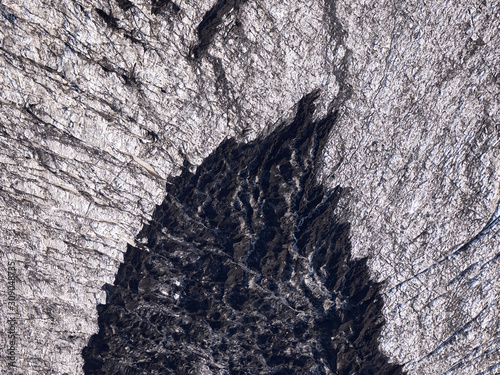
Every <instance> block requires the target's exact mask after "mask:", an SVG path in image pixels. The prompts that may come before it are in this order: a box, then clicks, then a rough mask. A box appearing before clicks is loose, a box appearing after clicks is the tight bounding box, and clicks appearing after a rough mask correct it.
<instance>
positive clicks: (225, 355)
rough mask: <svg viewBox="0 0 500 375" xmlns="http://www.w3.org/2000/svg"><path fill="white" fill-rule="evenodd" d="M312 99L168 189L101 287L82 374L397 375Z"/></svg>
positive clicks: (326, 126)
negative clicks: (320, 175)
mask: <svg viewBox="0 0 500 375" xmlns="http://www.w3.org/2000/svg"><path fill="white" fill-rule="evenodd" d="M315 98H316V94H310V95H308V96H306V97H304V98H303V99H302V100H301V102H300V103H299V106H298V110H297V114H296V117H295V119H294V120H293V122H292V123H291V124H289V125H287V126H285V125H282V126H281V127H279V128H278V129H277V130H275V131H274V132H273V133H271V134H270V135H269V136H267V137H266V138H264V139H258V140H256V141H254V142H252V143H249V144H237V143H236V142H235V141H234V140H227V141H225V142H223V143H222V144H221V145H220V146H219V147H218V149H217V150H216V151H215V152H214V153H212V154H211V155H210V156H209V157H208V158H207V159H206V160H205V161H204V162H203V164H202V165H201V166H200V167H198V169H197V171H196V174H192V173H190V172H189V169H188V166H187V165H186V166H185V169H184V172H183V173H182V174H181V175H180V176H179V177H176V178H172V179H171V180H170V182H169V183H168V185H167V194H166V197H165V200H164V202H163V203H162V204H161V205H160V206H158V207H157V208H156V210H155V213H154V216H153V220H152V221H151V222H150V224H149V225H146V226H145V227H144V228H143V230H142V231H141V233H140V234H139V235H138V239H137V240H138V241H137V243H138V246H137V247H132V246H129V248H128V251H127V253H126V256H125V260H124V263H123V264H122V265H121V266H120V269H119V272H118V274H117V277H116V280H115V283H114V285H113V286H112V285H106V286H105V289H106V290H107V291H108V292H109V293H108V297H107V303H106V304H105V305H99V307H98V311H99V333H98V334H96V335H94V336H93V337H92V338H91V340H90V342H89V345H88V346H87V347H86V348H85V349H84V351H83V356H84V359H85V366H84V370H85V372H86V373H87V374H210V373H213V374H275V375H277V374H328V373H332V372H333V373H336V374H400V373H402V371H401V368H400V367H399V366H395V365H391V364H389V363H388V362H387V359H386V358H385V357H384V356H383V355H382V354H381V353H380V352H379V350H378V342H377V338H378V336H379V332H380V330H381V327H382V323H383V319H382V315H381V308H382V300H381V298H380V295H379V291H378V289H379V285H378V284H376V283H373V282H371V281H370V280H369V275H368V269H367V266H366V261H365V260H351V257H350V243H349V224H348V223H345V222H342V221H341V220H340V219H339V217H338V216H337V215H336V213H335V212H336V207H337V204H338V201H339V198H340V196H341V194H342V192H341V188H340V187H337V188H335V189H333V191H327V190H326V189H325V188H324V187H322V186H321V185H318V184H317V182H316V171H317V168H318V167H319V166H320V160H321V155H322V151H323V148H324V145H325V143H326V141H327V138H328V134H329V132H330V130H331V128H332V126H333V125H334V124H335V122H336V119H337V113H336V112H335V111H334V112H331V113H330V114H329V115H328V116H326V117H325V118H324V119H322V120H321V121H318V122H312V120H311V117H312V114H313V112H314V99H315ZM139 244H141V245H139Z"/></svg>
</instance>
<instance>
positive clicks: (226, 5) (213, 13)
mask: <svg viewBox="0 0 500 375" xmlns="http://www.w3.org/2000/svg"><path fill="white" fill-rule="evenodd" d="M246 1H247V0H218V1H217V2H216V3H215V4H214V6H212V8H210V9H209V10H208V11H207V12H206V13H205V14H204V15H203V18H202V20H201V22H200V24H199V25H198V27H197V28H196V33H197V34H198V44H197V45H195V46H194V47H192V49H191V52H190V56H191V57H193V58H195V59H197V58H199V57H200V54H201V53H202V52H204V51H205V50H206V49H207V48H208V47H209V45H210V43H211V42H212V39H213V37H214V35H215V34H216V33H217V29H218V27H219V26H220V24H221V23H222V20H223V18H224V16H226V15H227V14H229V13H231V11H233V10H238V9H239V7H240V5H241V4H243V3H245V2H246Z"/></svg>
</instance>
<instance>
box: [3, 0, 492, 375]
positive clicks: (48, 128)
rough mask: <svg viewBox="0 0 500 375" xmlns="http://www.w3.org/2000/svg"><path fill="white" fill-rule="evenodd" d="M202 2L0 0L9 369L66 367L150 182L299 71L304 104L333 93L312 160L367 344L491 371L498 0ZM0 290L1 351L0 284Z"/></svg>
mask: <svg viewBox="0 0 500 375" xmlns="http://www.w3.org/2000/svg"><path fill="white" fill-rule="evenodd" d="M220 4H225V6H222V7H219V8H217V6H216V2H215V1H202V2H199V1H178V2H171V1H153V2H150V1H142V0H141V1H130V2H129V1H127V0H118V1H113V0H109V1H87V2H78V1H69V0H54V1H48V0H30V1H23V0H16V1H12V0H6V1H2V3H1V4H0V163H1V166H0V176H1V177H0V178H1V185H0V202H1V203H0V206H1V210H0V223H1V229H2V231H1V234H0V254H1V257H2V261H1V263H0V270H1V271H0V272H1V275H2V279H4V280H5V279H6V278H5V277H4V276H3V275H7V264H8V263H7V262H8V261H9V260H15V261H16V267H17V268H16V272H17V282H16V288H17V290H16V292H17V304H18V306H19V310H20V311H19V318H20V320H19V324H18V326H17V332H18V334H19V338H18V341H19V343H18V347H17V354H16V357H17V366H18V368H17V370H16V373H19V374H65V373H67V374H82V366H83V360H82V358H81V350H82V348H83V347H84V346H85V345H86V344H87V341H88V339H89V337H90V336H91V335H92V334H93V333H95V332H96V331H97V310H96V305H97V304H98V303H103V302H104V300H105V295H104V292H103V291H102V290H101V287H102V285H103V284H105V283H112V282H113V280H114V277H115V273H116V272H117V270H118V267H119V264H120V262H121V261H122V260H123V254H124V252H125V250H126V246H127V243H131V244H133V243H134V237H135V236H136V234H137V233H138V232H139V230H140V229H141V228H142V227H143V224H145V223H147V222H148V220H149V219H150V217H151V214H152V213H153V210H154V208H155V205H156V204H159V203H161V202H162V200H163V198H164V186H165V181H166V178H167V177H168V176H170V175H176V174H178V173H179V172H180V169H181V166H182V165H183V163H184V161H185V160H187V161H189V162H190V163H191V164H192V165H199V164H200V163H201V162H202V160H203V159H204V158H205V157H206V156H207V155H209V154H210V153H211V152H212V151H213V150H214V149H215V148H216V147H217V146H218V145H219V144H220V143H221V142H222V141H223V140H224V139H225V138H226V137H235V138H236V139H238V140H239V141H247V142H248V141H251V140H253V139H255V138H256V137H257V136H258V135H259V134H261V133H268V132H269V131H270V130H272V129H273V128H274V127H275V126H276V124H279V123H280V122H281V121H287V120H289V119H291V117H292V115H293V113H294V111H295V109H296V105H297V103H298V101H299V100H300V98H302V97H303V96H304V95H305V94H307V93H309V92H311V91H312V90H316V89H317V90H319V92H320V98H318V110H317V113H316V116H317V118H321V117H323V116H324V115H325V114H326V113H327V111H328V109H329V108H331V107H332V105H333V104H332V103H342V105H341V106H340V107H341V108H340V114H339V116H340V117H339V119H338V121H337V123H336V128H335V129H333V131H332V134H331V138H330V140H329V144H328V145H327V147H326V150H325V152H324V161H325V167H324V170H323V171H322V173H321V174H320V175H319V176H318V177H319V180H320V181H322V182H323V183H325V184H327V185H328V186H332V187H333V186H337V185H340V186H342V187H344V188H347V190H348V191H350V193H349V194H348V195H347V196H346V197H345V198H344V200H341V202H340V205H341V207H344V212H343V215H344V217H345V219H346V220H347V221H349V222H350V223H351V242H352V244H353V252H354V255H355V257H362V256H369V257H370V261H369V265H370V268H371V273H372V277H373V278H374V279H375V280H377V281H384V286H383V299H384V311H383V313H384V317H385V319H386V326H385V328H384V330H383V332H382V337H381V338H380V346H381V349H382V350H383V351H384V352H385V353H386V354H387V355H388V356H389V358H390V359H391V360H392V361H396V362H398V363H400V364H403V365H405V369H406V370H407V371H408V373H414V374H441V373H448V374H479V373H484V374H495V373H498V371H500V370H499V369H500V367H499V363H500V354H499V353H500V350H499V346H500V334H499V331H500V327H499V325H500V323H499V320H498V315H499V314H500V306H499V304H500V302H499V301H500V298H499V295H500V281H499V278H498V275H499V273H500V269H499V268H500V259H499V257H498V254H499V248H500V243H499V242H500V240H499V236H498V232H499V230H500V225H499V223H498V221H497V220H496V218H497V217H498V214H499V212H498V207H499V205H498V203H499V199H500V155H499V136H500V129H499V124H500V97H499V96H500V75H499V72H500V47H499V46H500V14H499V12H500V6H499V5H498V2H496V1H489V0H486V1H444V0H435V1H416V0H414V1H400V2H389V1H380V2H371V3H367V2H365V1H360V0H356V1H346V2H333V1H301V2H295V1H288V0H280V1H260V0H259V1H252V0H247V1H226V2H224V1H222V2H220ZM220 4H219V5H220ZM228 4H229V5H228ZM211 9H212V10H213V9H222V10H223V11H221V12H220V13H218V16H220V17H215V19H214V22H213V23H212V24H210V25H211V28H210V27H208V26H207V24H209V23H208V22H207V21H205V22H204V20H207V19H208V18H207V15H210V14H213V13H211ZM339 105H340V104H339ZM0 298H1V301H2V304H1V306H2V307H1V309H2V318H1V320H0V321H1V330H0V331H1V332H2V334H1V336H0V339H1V340H2V348H4V347H5V346H6V345H7V335H5V334H4V327H7V323H6V321H5V314H4V313H5V312H6V309H7V307H6V305H5V303H4V302H5V301H7V288H6V286H5V283H4V287H2V288H0ZM0 355H1V356H2V357H1V359H2V360H1V362H0V369H1V370H2V371H4V370H6V369H7V363H6V361H5V360H4V359H5V351H4V349H2V351H1V352H0Z"/></svg>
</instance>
